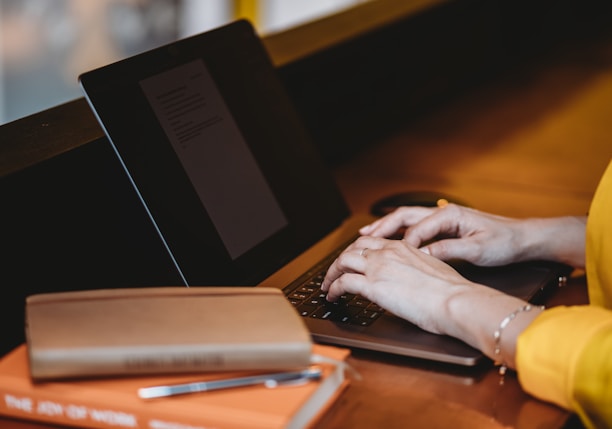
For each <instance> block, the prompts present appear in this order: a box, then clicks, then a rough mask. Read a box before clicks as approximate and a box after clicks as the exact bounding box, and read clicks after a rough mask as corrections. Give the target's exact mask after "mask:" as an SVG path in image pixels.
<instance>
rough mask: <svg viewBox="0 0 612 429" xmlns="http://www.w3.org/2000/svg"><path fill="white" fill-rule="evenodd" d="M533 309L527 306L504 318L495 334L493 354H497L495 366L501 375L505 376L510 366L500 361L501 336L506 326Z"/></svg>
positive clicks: (529, 305) (531, 306)
mask: <svg viewBox="0 0 612 429" xmlns="http://www.w3.org/2000/svg"><path fill="white" fill-rule="evenodd" d="M533 308H534V306H533V305H531V304H525V305H523V306H522V307H519V308H517V309H516V310H514V311H513V312H512V313H510V314H508V315H507V316H506V317H504V319H503V320H502V321H501V322H500V324H499V328H497V330H496V331H495V332H493V339H494V340H495V347H494V349H493V350H494V351H493V353H494V354H495V358H496V359H495V365H497V366H499V374H500V375H504V374H505V373H506V370H507V369H508V365H507V364H506V363H505V362H504V361H503V360H499V359H498V358H500V357H501V334H502V332H503V330H504V329H505V328H506V326H508V325H509V324H510V322H512V321H513V320H514V319H515V318H516V316H517V315H518V314H520V313H523V312H529V311H531V310H532V309H533ZM537 308H541V309H542V310H543V309H544V306H541V307H537Z"/></svg>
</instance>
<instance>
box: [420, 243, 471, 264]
mask: <svg viewBox="0 0 612 429" xmlns="http://www.w3.org/2000/svg"><path fill="white" fill-rule="evenodd" d="M420 250H421V251H422V252H424V253H428V254H429V255H431V256H433V257H435V258H437V259H440V260H442V261H450V260H452V259H463V260H465V261H468V262H472V263H479V262H480V259H481V258H480V256H481V252H480V250H479V247H478V245H477V244H476V243H474V241H473V240H470V239H457V238H452V239H444V240H439V241H434V242H433V243H431V244H428V245H427V246H424V247H422V248H421V249H420Z"/></svg>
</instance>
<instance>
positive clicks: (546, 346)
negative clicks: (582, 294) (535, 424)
mask: <svg viewBox="0 0 612 429" xmlns="http://www.w3.org/2000/svg"><path fill="white" fill-rule="evenodd" d="M516 366H517V373H518V376H519V381H520V383H521V386H522V387H523V389H525V391H527V392H528V393H530V394H532V395H533V396H535V397H538V398H540V399H543V400H545V401H549V402H553V403H555V404H557V405H560V406H562V407H564V408H566V409H568V410H572V411H574V412H576V413H577V414H578V415H580V417H581V419H582V420H583V422H584V423H585V424H586V425H587V426H588V427H612V311H611V310H608V309H605V308H602V307H598V306H574V307H555V308H552V309H550V310H546V311H544V312H543V313H542V314H541V315H540V316H538V317H537V318H536V319H535V320H534V321H533V323H531V325H530V326H529V327H528V328H527V329H526V330H525V331H524V332H523V333H522V334H521V335H520V336H519V338H518V341H517V352H516Z"/></svg>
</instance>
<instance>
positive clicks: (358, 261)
mask: <svg viewBox="0 0 612 429" xmlns="http://www.w3.org/2000/svg"><path fill="white" fill-rule="evenodd" d="M365 263H366V260H365V256H363V254H362V252H361V251H360V250H359V251H357V250H352V251H351V250H348V249H347V250H345V251H344V252H342V253H341V254H340V255H339V256H338V257H337V258H336V260H335V261H334V262H333V263H332V264H331V265H330V266H329V268H328V269H327V273H326V274H325V278H324V279H323V282H321V290H322V291H323V292H327V291H328V289H329V286H330V285H331V284H332V283H333V282H335V281H336V280H337V279H338V278H340V277H341V276H342V275H344V274H347V273H359V272H363V270H364V268H365Z"/></svg>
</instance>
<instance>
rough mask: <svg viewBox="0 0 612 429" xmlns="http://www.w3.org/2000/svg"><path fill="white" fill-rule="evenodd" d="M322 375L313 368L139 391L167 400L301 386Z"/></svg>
mask: <svg viewBox="0 0 612 429" xmlns="http://www.w3.org/2000/svg"><path fill="white" fill-rule="evenodd" d="M321 375H322V370H321V368H320V367H318V366H313V367H309V368H307V369H304V370H300V371H284V372H275V373H270V374H261V375H253V376H247V377H237V378H226V379H220V380H212V381H199V382H192V383H183V384H172V385H166V386H151V387H142V388H140V389H138V396H139V397H140V398H142V399H153V398H165V397H169V396H176V395H186V394H189V393H198V392H210V391H212V390H220V389H230V388H235V387H246V386H253V385H258V384H263V385H264V386H266V387H268V388H274V387H278V386H280V385H283V384H294V383H299V384H301V383H304V382H307V381H310V380H319V379H320V378H321Z"/></svg>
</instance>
